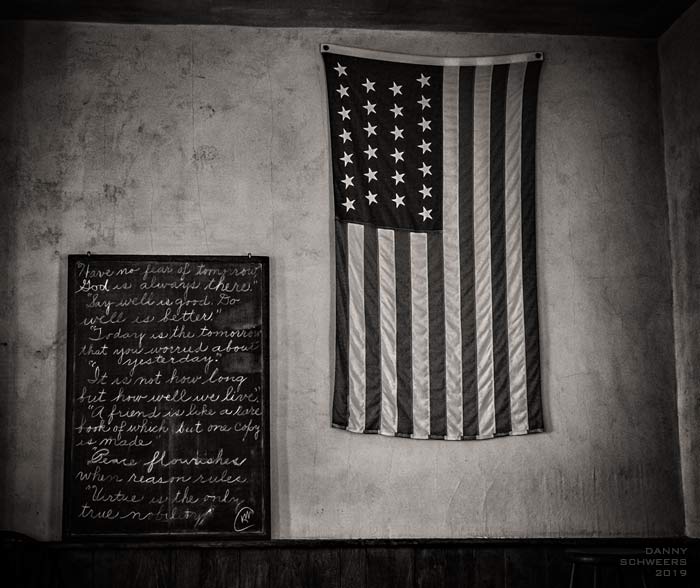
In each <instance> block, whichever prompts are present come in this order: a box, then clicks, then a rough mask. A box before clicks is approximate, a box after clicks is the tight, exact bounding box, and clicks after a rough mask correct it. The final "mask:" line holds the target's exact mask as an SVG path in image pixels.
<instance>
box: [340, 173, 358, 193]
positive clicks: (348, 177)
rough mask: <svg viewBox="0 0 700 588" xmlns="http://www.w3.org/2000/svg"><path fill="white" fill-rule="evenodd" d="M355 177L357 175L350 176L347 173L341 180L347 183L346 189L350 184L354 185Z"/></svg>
mask: <svg viewBox="0 0 700 588" xmlns="http://www.w3.org/2000/svg"><path fill="white" fill-rule="evenodd" d="M354 179H355V176H349V175H348V174H345V179H343V180H340V181H341V182H343V184H345V189H346V190H347V189H348V188H349V187H350V186H354V185H355V184H353V183H352V181H353V180H354Z"/></svg>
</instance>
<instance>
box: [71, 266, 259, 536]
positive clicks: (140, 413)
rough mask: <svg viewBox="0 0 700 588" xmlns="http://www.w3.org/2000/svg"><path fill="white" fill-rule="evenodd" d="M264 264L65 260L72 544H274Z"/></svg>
mask: <svg viewBox="0 0 700 588" xmlns="http://www.w3.org/2000/svg"><path fill="white" fill-rule="evenodd" d="M268 268H269V263H268V258H266V257H250V256H248V257H223V256H138V255H70V256H69V257H68V329H67V332H68V344H67V360H68V369H67V402H66V450H65V475H64V499H63V535H64V538H66V539H76V538H81V539H82V538H100V539H102V538H133V537H161V538H162V537H168V538H170V537H178V536H182V537H193V536H195V537H202V536H206V537H229V538H236V539H239V538H240V539H254V538H259V539H268V538H269V537H270V517H269V510H270V475H269V470H270V467H269V461H270V460H269V335H268V333H269V327H268V305H269V291H268V279H269V278H268V274H269V269H268Z"/></svg>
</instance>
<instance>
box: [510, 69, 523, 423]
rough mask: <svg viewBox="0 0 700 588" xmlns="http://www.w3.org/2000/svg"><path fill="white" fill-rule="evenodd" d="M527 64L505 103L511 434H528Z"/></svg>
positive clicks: (513, 73) (516, 72)
mask: <svg viewBox="0 0 700 588" xmlns="http://www.w3.org/2000/svg"><path fill="white" fill-rule="evenodd" d="M526 67H527V64H525V63H519V64H517V65H512V66H511V67H510V68H509V69H508V98H507V101H506V154H505V155H506V170H505V172H506V174H505V175H506V178H505V182H506V202H505V213H506V272H507V274H506V275H507V283H508V352H509V355H508V361H509V364H508V365H509V377H510V423H511V430H512V431H513V432H523V433H524V432H527V426H528V420H527V375H526V367H525V366H526V364H525V318H524V314H523V266H522V257H523V255H522V254H523V251H522V225H521V218H520V216H521V215H520V206H521V194H520V149H521V137H522V133H521V131H522V127H521V124H522V108H523V84H524V81H525V69H526Z"/></svg>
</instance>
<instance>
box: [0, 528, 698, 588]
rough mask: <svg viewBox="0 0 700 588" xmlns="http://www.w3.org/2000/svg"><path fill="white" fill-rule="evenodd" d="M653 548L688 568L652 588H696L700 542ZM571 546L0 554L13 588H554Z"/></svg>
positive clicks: (612, 565) (585, 571)
mask: <svg viewBox="0 0 700 588" xmlns="http://www.w3.org/2000/svg"><path fill="white" fill-rule="evenodd" d="M587 544H588V545H595V546H597V547H598V550H597V551H598V552H600V551H601V549H600V546H602V547H603V552H604V553H605V554H606V555H609V556H610V557H609V558H608V561H604V562H602V564H601V565H600V566H599V567H598V586H605V585H617V583H618V581H620V580H622V581H623V582H624V583H625V585H635V583H639V582H640V568H634V569H633V568H629V567H622V566H619V565H617V562H618V560H619V557H618V555H619V551H618V552H617V553H616V552H615V550H616V549H621V548H622V547H623V546H624V543H621V542H619V541H618V542H607V543H606V542H605V541H602V542H591V541H589V542H588V543H587ZM657 545H658V546H660V547H664V548H679V547H682V548H685V549H686V550H687V551H686V552H685V555H684V557H685V558H686V559H687V561H688V564H687V565H686V566H685V567H683V569H684V570H685V574H686V575H685V576H680V575H676V576H674V577H668V578H656V577H655V574H654V571H653V569H652V568H645V569H646V571H647V584H648V586H649V587H650V588H653V587H657V588H683V587H688V588H690V587H691V586H696V585H700V582H699V581H698V580H699V579H700V577H699V576H698V569H697V563H694V562H697V558H698V552H699V551H700V542H698V541H697V540H672V539H669V540H661V539H660V540H655V541H644V542H640V541H638V542H637V544H636V545H635V548H636V549H637V551H639V552H642V553H643V552H644V549H646V548H648V547H653V546H657ZM572 546H573V544H572V542H571V541H568V542H567V541H562V542H551V541H550V542H543V541H533V542H524V541H522V542H515V541H490V542H489V541H478V542H476V541H462V542H460V541H451V542H446V541H422V542H421V541H354V542H353V541H347V542H342V541H327V542H324V541H296V542H295V541H278V542H275V541H270V542H264V543H260V544H241V543H231V544H226V543H217V544H201V545H197V544H164V545H157V544H148V543H145V544H142V545H139V544H128V545H110V544H101V545H87V544H81V545H74V546H73V545H65V544H60V543H56V544H46V543H29V544H16V543H2V550H1V551H0V555H1V556H2V560H1V563H2V565H3V569H4V574H5V575H4V577H3V579H9V586H10V588H14V587H17V588H20V587H21V588H59V587H60V588H110V587H119V588H131V587H133V588H160V587H166V586H167V587H174V588H195V587H196V588H201V587H207V588H281V587H284V588H295V587H303V588H351V587H352V588H560V587H562V586H568V585H569V577H570V572H571V563H572V559H571V554H570V553H569V554H567V552H566V548H567V547H572ZM608 550H610V551H609V552H608ZM594 551H595V550H594ZM662 557H670V556H662ZM680 569H681V568H680V567H679V566H676V570H677V571H678V572H679V573H680ZM592 581H593V567H592V566H591V564H590V563H588V564H580V565H578V566H577V569H576V581H575V585H576V586H580V587H583V586H589V585H592ZM4 585H8V582H5V584H4Z"/></svg>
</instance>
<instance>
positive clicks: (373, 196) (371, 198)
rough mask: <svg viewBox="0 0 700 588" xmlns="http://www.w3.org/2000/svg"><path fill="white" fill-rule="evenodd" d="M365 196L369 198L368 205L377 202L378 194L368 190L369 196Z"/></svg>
mask: <svg viewBox="0 0 700 588" xmlns="http://www.w3.org/2000/svg"><path fill="white" fill-rule="evenodd" d="M365 198H367V202H368V206H371V205H372V204H376V203H377V195H376V194H375V193H373V192H367V196H365Z"/></svg>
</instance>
